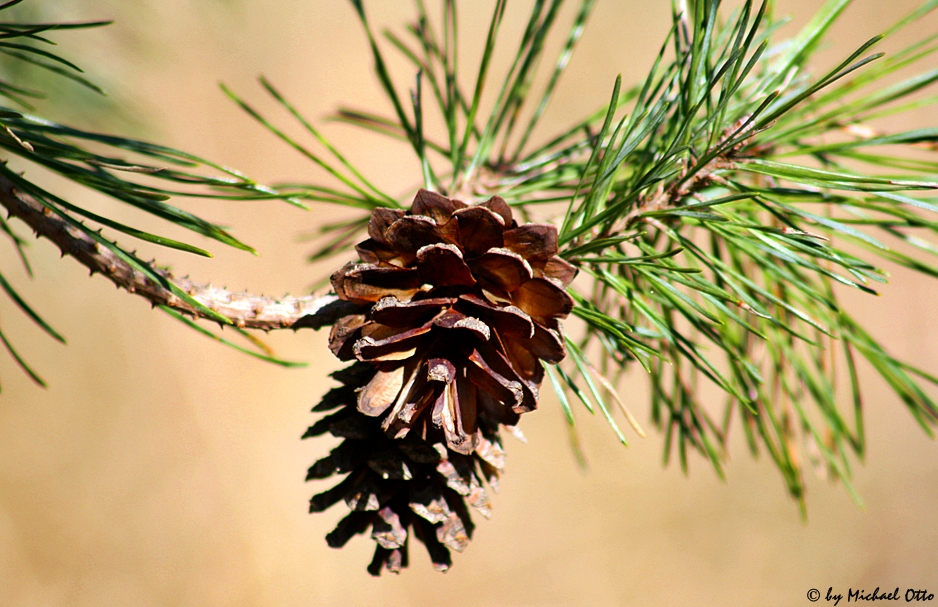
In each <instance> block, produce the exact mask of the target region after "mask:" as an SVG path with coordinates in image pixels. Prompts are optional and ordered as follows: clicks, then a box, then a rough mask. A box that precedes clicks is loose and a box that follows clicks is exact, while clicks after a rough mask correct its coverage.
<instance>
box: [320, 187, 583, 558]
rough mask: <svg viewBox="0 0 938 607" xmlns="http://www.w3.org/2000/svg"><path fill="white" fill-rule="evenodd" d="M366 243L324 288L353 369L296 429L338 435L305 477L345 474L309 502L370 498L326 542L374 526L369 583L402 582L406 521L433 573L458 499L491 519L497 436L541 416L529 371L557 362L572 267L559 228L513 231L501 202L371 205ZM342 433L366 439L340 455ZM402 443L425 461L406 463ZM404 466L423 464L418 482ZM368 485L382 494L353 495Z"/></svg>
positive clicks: (336, 345)
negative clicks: (319, 416)
mask: <svg viewBox="0 0 938 607" xmlns="http://www.w3.org/2000/svg"><path fill="white" fill-rule="evenodd" d="M368 234H369V236H370V238H369V239H368V240H365V241H364V242H362V243H360V244H359V245H358V247H357V251H358V254H359V256H360V258H361V261H362V263H349V264H347V265H346V266H345V267H343V268H342V269H341V270H339V271H338V272H336V273H335V274H333V276H332V286H333V288H334V289H335V292H336V294H337V295H338V296H339V298H341V299H343V300H346V301H349V302H352V303H356V304H359V305H360V312H359V313H354V314H349V315H347V316H345V317H343V318H341V319H340V320H339V321H338V322H337V323H336V324H335V326H334V327H333V329H332V333H331V334H330V336H329V347H330V349H331V350H332V352H333V353H335V355H336V356H338V357H339V358H340V359H342V360H353V359H357V360H358V361H360V363H356V364H355V365H353V366H352V367H350V369H355V370H356V371H355V372H354V373H353V374H352V375H353V376H354V378H346V377H345V376H343V379H342V380H341V381H343V383H344V384H345V385H344V386H343V388H340V389H337V390H338V392H336V391H333V392H331V393H330V394H331V395H332V396H330V395H327V396H326V398H325V399H324V401H323V403H322V405H320V407H322V406H324V405H329V406H328V407H327V408H332V406H331V405H332V404H335V403H338V404H336V405H335V406H341V405H344V408H343V409H342V410H340V411H339V412H338V413H336V414H334V415H331V416H329V417H327V418H325V419H323V420H321V421H320V422H319V423H318V424H316V426H313V428H311V429H310V432H312V433H313V434H310V433H308V434H309V435H315V434H316V433H323V432H325V431H327V430H328V431H330V432H332V433H333V434H335V435H337V436H346V437H347V440H346V442H345V443H343V444H342V445H341V446H340V447H339V448H337V449H336V451H334V452H333V455H331V456H330V458H327V459H326V460H323V461H322V462H319V463H317V464H316V465H315V466H314V467H313V468H312V469H311V471H310V475H311V478H323V476H327V475H328V474H331V473H333V472H350V474H349V476H348V477H347V478H346V479H345V480H344V481H343V482H342V483H340V484H339V485H338V486H337V487H335V488H334V489H333V490H331V491H328V492H326V493H324V494H320V495H319V496H317V497H316V498H314V502H315V503H314V504H313V509H314V510H319V509H322V508H320V506H322V507H323V508H324V507H328V506H329V505H331V504H332V503H334V502H335V501H338V500H339V499H342V498H343V497H344V498H345V499H346V501H347V502H349V505H350V506H351V507H352V508H353V510H355V509H356V508H357V507H358V506H359V505H360V499H359V498H354V497H353V498H349V497H348V496H349V495H353V496H354V495H358V494H362V495H365V494H367V495H369V496H373V500H372V501H369V502H368V503H367V505H368V507H369V508H368V509H367V512H369V514H367V515H364V514H358V513H356V512H353V513H352V515H350V516H349V517H348V518H346V519H344V520H343V522H342V523H341V524H340V525H339V527H338V528H337V529H336V530H335V531H334V532H333V533H332V534H331V535H330V538H331V539H330V540H329V541H330V545H342V544H344V543H345V541H347V539H348V538H349V537H351V535H354V534H355V533H358V532H363V531H365V530H366V529H367V528H368V527H369V525H370V526H371V527H372V529H373V531H372V535H373V536H374V537H375V539H376V540H377V541H378V543H379V550H378V552H376V555H375V561H374V562H373V563H372V567H371V568H370V569H369V571H372V572H373V573H376V572H378V571H380V569H381V566H382V564H384V565H386V566H387V567H388V568H389V569H390V570H399V569H400V568H401V567H403V566H405V565H406V551H405V552H400V550H401V547H402V546H404V543H403V542H404V541H405V539H406V537H407V533H406V531H407V529H408V525H413V529H414V532H415V534H416V536H417V538H418V539H420V540H421V541H423V542H424V543H425V544H426V545H427V548H428V549H429V550H430V553H431V557H432V558H433V559H434V563H437V565H438V566H443V565H445V566H447V567H448V564H449V556H448V551H446V549H445V548H443V551H446V556H445V558H444V557H443V556H441V555H442V554H443V552H441V551H440V550H439V547H440V546H441V544H442V545H446V546H450V547H452V548H454V549H456V550H461V549H462V548H463V547H464V546H465V542H466V541H468V537H469V535H470V534H471V529H472V524H471V520H469V516H468V510H467V508H466V506H465V500H464V499H463V498H464V497H465V499H468V500H469V502H470V505H473V506H476V507H477V508H480V509H481V510H483V512H485V513H486V515H487V514H488V505H487V500H486V499H483V498H480V497H478V496H480V495H482V496H484V490H483V489H482V485H481V481H480V478H481V477H485V478H486V479H487V480H489V481H490V482H491V481H492V480H493V479H495V478H497V470H498V469H500V468H501V463H500V462H501V461H502V460H503V459H504V456H503V454H502V452H501V448H500V439H499V435H498V427H499V424H503V425H507V426H511V427H513V426H515V425H516V424H517V422H518V419H519V416H520V414H522V413H525V412H528V411H532V410H534V409H535V408H536V407H537V400H538V390H539V388H540V385H541V381H542V380H543V377H544V368H543V367H542V364H541V361H546V362H548V363H557V362H560V360H562V359H563V357H564V356H565V354H566V352H565V348H564V338H563V334H562V331H561V327H560V322H559V321H560V319H562V318H565V317H566V316H567V315H568V314H569V313H570V310H571V309H572V307H573V300H572V299H571V298H570V296H569V295H568V294H567V293H566V291H565V287H566V286H567V285H568V284H569V283H570V282H571V281H572V280H573V278H574V276H575V275H576V269H575V268H574V267H573V266H571V265H570V264H569V263H567V262H566V261H564V260H563V259H561V258H560V257H558V256H557V230H556V228H554V227H553V226H551V225H543V224H524V225H520V226H519V225H518V224H517V222H515V221H514V219H513V218H512V213H511V209H510V208H509V206H508V205H507V204H506V203H505V201H504V200H503V199H501V198H499V197H497V196H496V197H493V198H492V199H490V200H488V201H486V202H484V203H481V204H478V205H473V206H469V205H466V204H465V203H463V202H460V201H458V200H451V199H449V198H446V197H444V196H441V195H439V194H435V193H433V192H429V191H426V190H420V191H419V192H418V193H417V196H416V198H415V199H414V203H413V206H412V208H411V209H410V211H409V212H405V211H403V210H393V209H384V208H381V209H376V210H375V211H374V213H373V214H372V217H371V221H370V222H369V224H368ZM364 369H367V373H366V372H365V371H364ZM317 409H319V407H317ZM335 424H340V425H339V426H338V427H337V426H335ZM341 424H347V425H349V426H354V427H355V428H357V429H361V428H368V432H367V438H365V437H364V434H365V433H364V431H363V430H362V437H361V438H358V435H356V436H355V437H354V440H356V441H359V442H357V443H354V444H352V443H351V441H352V440H353V437H352V436H347V434H345V432H346V431H347V430H346V428H345V426H343V425H341ZM314 429H315V430H316V432H313V430H314ZM375 432H377V434H375ZM413 445H419V446H420V447H419V449H421V450H422V451H424V452H426V454H429V453H430V451H427V450H426V449H424V447H429V449H431V450H432V452H433V454H434V455H433V457H429V455H425V456H416V455H414V454H413V453H411V452H410V451H409V450H410V449H412V448H417V447H412V446H413ZM493 453H497V455H493ZM353 456H354V457H353ZM346 457H347V458H351V459H342V458H346ZM421 457H422V458H423V459H421ZM337 458H338V459H337ZM363 458H364V459H363ZM353 460H354V462H357V463H353ZM365 460H367V462H368V465H367V466H365V465H364V464H362V463H361V462H362V461H365ZM431 460H432V461H431ZM374 462H386V463H387V462H390V463H389V465H391V467H392V468H393V474H392V472H388V474H389V475H391V476H384V477H377V476H376V474H378V473H380V470H379V469H381V470H383V468H382V466H383V464H381V463H377V464H376V463H374ZM398 462H399V464H398ZM493 462H495V463H493ZM392 464H393V465H392ZM317 466H321V468H317ZM368 466H370V468H368ZM414 466H416V467H417V468H420V467H421V466H423V467H424V468H422V469H421V470H422V472H421V475H420V476H418V475H417V474H415V472H414V469H413V467H414ZM426 466H430V467H429V468H426ZM314 469H316V473H314V472H313V470H314ZM369 469H370V470H371V472H369V471H368V470H369ZM327 471H328V473H327ZM480 471H481V473H480ZM320 473H322V476H321V475H320ZM381 474H383V473H381ZM394 475H397V476H396V477H395V476H394ZM405 477H406V478H405ZM374 478H381V479H382V481H384V482H383V483H378V484H380V485H382V487H383V492H378V491H372V490H371V489H369V488H363V487H371V486H372V485H374V483H375V482H376V481H374ZM392 481H393V482H392ZM395 482H396V483H397V484H398V485H400V486H397V487H396V488H395V487H392V485H394V483H395ZM369 491H371V493H368V492H369ZM349 492H351V493H349ZM363 492H364V493H363ZM480 492H481V493H480ZM415 495H418V496H419V495H422V496H423V497H420V498H419V499H417V498H415V497H414V496H415ZM395 496H396V497H395ZM369 499H372V498H369ZM415 499H416V500H417V501H414V500H415ZM480 499H481V500H482V501H480ZM317 500H319V501H317ZM350 500H351V501H350ZM421 500H424V501H421ZM426 500H429V501H426ZM483 503H484V504H485V505H484V506H480V504H483ZM420 504H424V506H425V507H423V506H420ZM427 504H432V507H431V506H428V505H427ZM371 506H374V509H373V510H374V512H372V509H371ZM415 513H416V515H417V516H414V514H415ZM441 517H443V518H441ZM428 523H430V525H431V526H430V527H427V524H428ZM430 531H434V533H435V536H434V535H433V534H432V533H430ZM387 534H390V535H387ZM434 537H435V538H436V540H434V539H433V538H434ZM382 538H383V539H382ZM388 538H393V539H388ZM402 538H404V539H402ZM382 542H384V543H382ZM382 546H383V547H382ZM382 550H384V552H382ZM375 563H377V565H375ZM375 567H377V570H375Z"/></svg>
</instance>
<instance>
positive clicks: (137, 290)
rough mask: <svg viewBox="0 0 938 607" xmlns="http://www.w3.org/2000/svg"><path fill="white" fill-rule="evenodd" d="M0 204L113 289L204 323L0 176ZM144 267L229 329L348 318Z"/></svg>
mask: <svg viewBox="0 0 938 607" xmlns="http://www.w3.org/2000/svg"><path fill="white" fill-rule="evenodd" d="M0 205H2V206H4V207H6V209H7V212H8V213H9V215H10V216H12V217H18V218H20V219H22V220H23V221H24V222H26V224H27V225H29V227H30V228H32V229H33V231H34V232H35V233H36V236H37V237H39V236H44V237H46V238H48V239H49V240H51V241H52V242H53V243H55V245H56V246H57V247H59V249H60V250H61V251H62V255H63V256H65V255H70V256H71V257H74V258H75V259H77V260H78V262H79V263H81V264H82V265H84V266H85V267H86V268H88V269H89V270H91V273H92V274H94V273H95V272H98V273H100V274H103V275H104V276H106V277H107V278H108V279H109V280H110V281H111V282H113V283H114V284H115V285H117V287H118V288H122V289H126V290H127V291H128V292H130V293H134V294H136V295H140V296H141V297H144V298H145V299H147V300H149V301H150V302H151V303H152V304H153V305H154V306H157V305H159V306H167V307H169V308H173V309H175V310H178V311H180V312H183V313H184V314H188V315H190V316H192V317H194V318H207V316H206V315H205V314H203V313H202V312H200V311H199V310H198V309H196V308H195V307H193V306H192V305H191V304H189V303H188V302H186V301H183V300H182V299H180V298H179V297H177V296H176V295H174V294H173V293H172V292H170V291H169V290H168V289H167V288H165V287H164V286H163V285H161V284H159V283H157V282H154V281H153V280H151V279H150V278H147V277H146V276H144V275H143V274H142V273H141V272H140V271H139V270H136V269H134V268H133V267H132V266H131V265H130V264H128V263H127V262H126V261H124V260H123V259H121V258H120V257H118V256H117V255H116V254H115V253H114V252H113V251H111V250H110V249H108V248H107V247H103V246H101V245H100V244H99V243H97V242H95V240H94V239H92V238H91V237H90V236H88V235H87V234H86V233H84V232H82V231H81V230H79V229H77V228H75V227H74V226H72V225H70V224H69V223H68V222H67V221H65V220H64V219H63V218H61V217H59V216H58V215H56V214H55V213H53V212H51V211H49V209H47V208H46V207H44V206H43V205H41V204H40V203H39V202H37V201H36V200H35V199H34V198H33V197H32V196H30V195H28V194H25V193H23V192H21V191H19V190H17V188H16V186H15V185H14V184H13V183H12V182H11V181H10V180H9V179H7V178H5V177H3V176H0ZM150 268H151V269H152V270H153V272H155V273H156V274H158V275H160V276H162V277H163V278H165V279H166V280H167V281H169V282H172V283H173V284H175V285H176V286H177V287H179V288H180V289H181V290H182V291H184V292H185V293H187V294H188V295H189V296H191V297H192V298H193V299H194V300H196V301H197V302H199V303H200V304H202V305H204V306H205V307H206V308H208V309H209V310H212V311H213V312H215V313H217V314H220V315H221V316H224V317H225V318H227V319H228V320H229V321H230V322H231V324H233V325H235V326H237V327H239V328H245V329H261V330H264V331H270V330H272V329H294V330H296V329H300V328H303V327H310V328H313V329H318V328H320V327H322V326H324V325H327V324H332V323H334V322H335V321H336V320H337V319H338V318H339V317H341V316H343V315H344V314H347V313H348V310H347V308H348V306H349V304H348V302H345V301H342V300H340V299H339V298H338V297H336V296H335V295H323V296H319V297H316V296H312V295H308V296H306V297H283V298H280V299H274V298H273V297H265V296H263V295H253V294H250V293H247V292H244V293H233V292H231V291H228V290H227V289H222V288H219V287H215V286H212V285H211V284H208V285H201V284H196V283H194V282H192V281H191V280H189V279H188V277H187V278H177V277H174V276H173V275H172V274H171V273H170V272H169V271H167V270H164V269H161V268H157V267H156V266H155V265H153V264H152V263H151V264H150Z"/></svg>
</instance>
